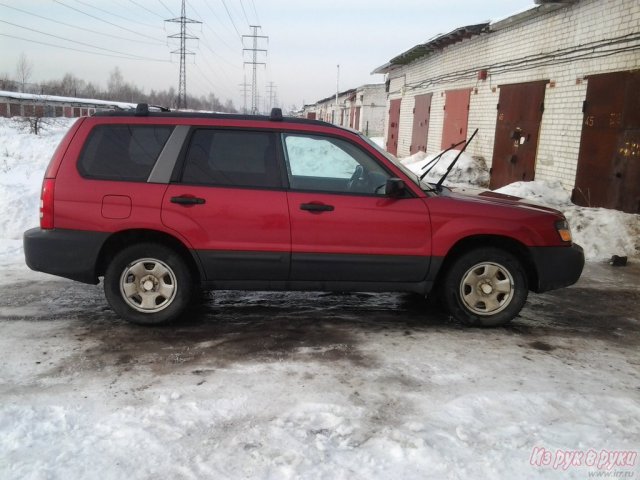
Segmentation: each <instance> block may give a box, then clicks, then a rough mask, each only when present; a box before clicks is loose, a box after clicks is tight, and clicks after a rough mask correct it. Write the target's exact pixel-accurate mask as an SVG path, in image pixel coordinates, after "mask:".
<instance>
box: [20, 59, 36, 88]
mask: <svg viewBox="0 0 640 480" xmlns="http://www.w3.org/2000/svg"><path fill="white" fill-rule="evenodd" d="M32 73H33V64H32V63H31V62H30V61H29V59H28V58H27V56H26V55H25V54H24V53H22V54H20V57H18V63H17V64H16V76H17V80H18V83H19V84H20V85H21V91H22V92H24V91H25V90H26V85H27V82H29V79H30V78H31V74H32Z"/></svg>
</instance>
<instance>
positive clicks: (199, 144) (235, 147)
mask: <svg viewBox="0 0 640 480" xmlns="http://www.w3.org/2000/svg"><path fill="white" fill-rule="evenodd" d="M275 145H276V137H275V134H273V133H271V132H254V131H241V130H212V129H200V130H196V131H195V132H194V134H193V136H192V137H191V142H190V144H189V148H188V149H187V155H186V158H185V163H184V170H183V173H182V182H183V183H189V184H196V185H211V186H234V187H257V188H276V187H280V186H281V183H282V182H281V181H280V174H279V170H278V164H277V160H276V147H275Z"/></svg>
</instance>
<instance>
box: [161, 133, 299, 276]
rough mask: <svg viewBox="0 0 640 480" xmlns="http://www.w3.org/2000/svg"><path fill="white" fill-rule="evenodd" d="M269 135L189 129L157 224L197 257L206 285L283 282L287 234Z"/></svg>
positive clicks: (282, 195) (279, 179) (284, 202)
mask: <svg viewBox="0 0 640 480" xmlns="http://www.w3.org/2000/svg"><path fill="white" fill-rule="evenodd" d="M277 141H278V138H277V135H276V134H275V133H272V132H266V131H244V130H229V129H207V128H199V129H195V130H194V131H193V133H192V134H191V136H190V139H189V145H188V147H187V150H186V154H185V157H184V163H183V165H182V166H181V168H180V172H178V173H177V174H174V181H173V182H172V183H171V184H170V185H169V187H168V188H167V191H166V193H165V196H164V199H163V202H162V222H163V223H164V224H165V225H166V226H167V227H169V228H171V229H173V230H175V231H176V232H179V234H180V235H182V236H183V238H185V239H186V240H187V242H188V243H189V244H190V246H191V248H193V249H194V250H195V252H196V253H197V255H198V257H199V258H200V261H201V264H202V265H203V269H204V270H205V274H206V280H208V281H228V280H243V281H251V280H256V281H265V280H279V281H283V280H286V279H287V277H288V274H289V259H290V228H289V212H288V207H287V197H286V193H285V191H284V190H283V187H282V175H281V173H280V170H279V167H278V162H277V160H276V150H277V149H276V142H277Z"/></svg>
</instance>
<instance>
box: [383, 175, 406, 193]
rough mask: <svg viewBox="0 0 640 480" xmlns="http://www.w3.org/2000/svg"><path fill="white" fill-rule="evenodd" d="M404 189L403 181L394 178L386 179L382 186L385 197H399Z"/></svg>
mask: <svg viewBox="0 0 640 480" xmlns="http://www.w3.org/2000/svg"><path fill="white" fill-rule="evenodd" d="M405 189H406V186H405V184H404V180H402V179H400V178H396V177H392V178H388V179H387V183H386V184H385V186H384V194H385V195H386V196H387V197H401V196H402V194H403V193H404V191H405Z"/></svg>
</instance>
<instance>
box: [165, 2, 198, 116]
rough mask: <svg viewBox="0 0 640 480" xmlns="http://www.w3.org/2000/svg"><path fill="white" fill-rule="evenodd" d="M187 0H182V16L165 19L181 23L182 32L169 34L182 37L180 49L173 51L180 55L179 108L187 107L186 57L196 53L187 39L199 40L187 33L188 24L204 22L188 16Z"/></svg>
mask: <svg viewBox="0 0 640 480" xmlns="http://www.w3.org/2000/svg"><path fill="white" fill-rule="evenodd" d="M184 4H185V0H182V10H181V12H180V16H179V17H177V18H171V19H169V20H165V22H171V23H179V24H180V33H174V34H173V35H168V38H179V39H180V48H179V49H178V50H173V51H172V52H171V53H177V54H179V55H180V78H179V80H178V108H179V109H180V108H187V63H186V58H187V55H195V53H194V52H190V51H189V50H187V40H197V39H198V37H194V36H193V35H190V34H188V33H187V24H188V23H202V22H199V21H197V20H193V19H191V18H187V16H186V14H185V7H184Z"/></svg>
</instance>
